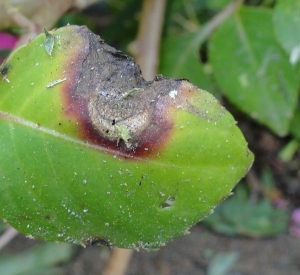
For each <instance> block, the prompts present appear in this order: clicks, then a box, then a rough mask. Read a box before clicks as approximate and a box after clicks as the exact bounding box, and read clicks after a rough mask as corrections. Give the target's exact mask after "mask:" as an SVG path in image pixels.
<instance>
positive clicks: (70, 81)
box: [0, 26, 253, 249]
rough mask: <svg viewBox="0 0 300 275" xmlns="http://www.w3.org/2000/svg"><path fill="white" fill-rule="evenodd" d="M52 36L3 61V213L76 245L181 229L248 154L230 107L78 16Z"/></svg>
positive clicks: (161, 236) (127, 244)
mask: <svg viewBox="0 0 300 275" xmlns="http://www.w3.org/2000/svg"><path fill="white" fill-rule="evenodd" d="M53 35H55V37H56V40H57V44H56V45H57V47H56V50H55V51H53V53H52V56H51V57H50V56H49V55H48V54H47V52H46V51H45V49H44V47H41V46H40V45H41V44H42V41H43V39H44V35H43V34H42V35H40V36H38V37H37V38H36V39H34V40H33V41H31V42H30V43H29V44H28V45H26V46H24V47H22V48H20V49H19V50H17V51H16V52H14V53H13V54H12V55H11V56H10V58H9V59H8V60H7V62H6V63H5V64H3V65H2V67H1V68H0V71H1V72H2V75H3V79H5V80H7V81H2V82H0V139H1V143H0V178H1V179H2V180H1V183H0V216H1V217H2V218H4V219H5V220H6V221H7V222H8V223H10V224H11V225H12V226H14V227H15V228H16V229H18V230H20V231H21V232H23V233H24V234H26V235H30V236H31V237H36V238H41V239H45V240H50V241H60V242H71V243H77V244H79V243H81V244H104V245H108V246H118V247H123V248H139V247H141V248H148V249H153V248H157V247H159V246H161V245H163V244H164V243H165V242H167V241H170V240H172V239H173V238H175V237H178V236H180V235H182V234H185V233H186V232H187V230H188V229H189V228H190V227H191V226H192V225H193V224H195V223H196V222H198V221H199V220H200V219H202V218H204V217H205V216H206V215H208V213H210V211H211V210H212V208H213V207H214V206H215V205H216V204H218V203H219V202H220V201H221V200H223V199H224V198H225V197H226V196H227V195H228V194H229V193H230V192H231V190H232V188H233V187H234V185H235V184H236V183H237V182H238V181H239V179H240V178H241V177H243V175H244V174H245V173H246V172H247V171H248V169H249V167H250V165H251V163H252V161H253V155H252V153H251V152H250V151H249V150H248V148H247V142H246V141H245V139H244V137H243V135H242V133H241V132H240V130H239V129H238V127H237V126H236V125H235V124H236V122H235V120H234V118H233V117H232V116H231V115H230V114H229V113H228V112H227V111H226V110H225V109H224V108H223V107H221V106H220V105H219V103H218V101H217V100H216V99H215V98H214V97H213V96H212V95H210V94H209V93H207V92H205V91H203V90H200V89H198V88H197V87H195V86H193V85H192V84H190V83H189V82H187V81H183V80H175V79H169V78H164V77H162V76H158V77H156V78H155V79H154V80H153V81H151V82H147V81H145V80H144V79H143V78H142V77H141V72H140V69H139V67H138V66H137V65H136V64H135V62H134V61H133V59H132V58H130V57H128V56H126V55H124V54H123V53H121V52H119V51H117V50H115V49H114V48H112V47H110V46H108V45H106V44H105V43H104V41H103V40H101V38H100V37H98V36H96V35H94V34H93V33H91V32H90V31H89V30H87V29H86V28H85V27H77V26H67V27H64V28H60V29H58V30H56V31H55V32H54V33H53ZM64 79H65V80H64ZM57 80H64V81H63V82H61V81H60V83H58V82H55V81H57ZM49 83H55V85H50V86H51V89H47V85H49ZM133 91H134V92H133Z"/></svg>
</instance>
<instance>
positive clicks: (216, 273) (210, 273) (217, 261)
mask: <svg viewBox="0 0 300 275" xmlns="http://www.w3.org/2000/svg"><path fill="white" fill-rule="evenodd" d="M238 257H239V254H238V253H237V252H228V253H218V254H217V255H215V256H214V257H213V258H212V260H211V261H210V263H209V266H208V268H207V275H225V274H228V271H230V269H231V268H232V267H233V265H234V264H235V263H236V261H237V260H238Z"/></svg>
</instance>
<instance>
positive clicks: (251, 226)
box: [203, 185, 288, 237]
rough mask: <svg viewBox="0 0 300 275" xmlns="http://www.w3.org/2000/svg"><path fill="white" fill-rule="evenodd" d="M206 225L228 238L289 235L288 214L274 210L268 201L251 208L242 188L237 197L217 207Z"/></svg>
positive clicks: (239, 188) (262, 201)
mask: <svg viewBox="0 0 300 275" xmlns="http://www.w3.org/2000/svg"><path fill="white" fill-rule="evenodd" d="M203 222H204V223H205V224H207V225H209V226H211V227H212V228H213V229H214V230H215V231H217V232H220V233H223V234H227V235H237V234H239V235H244V236H250V237H268V236H272V235H276V234H278V233H281V232H284V231H286V229H287V225H288V213H287V212H286V211H285V210H284V209H280V208H275V207H274V206H272V204H271V202H270V201H269V200H268V199H266V198H262V199H260V200H258V202H257V203H256V204H251V202H250V201H249V194H248V192H247V190H246V189H245V187H244V186H243V185H240V186H237V188H236V192H235V194H234V196H232V197H231V198H229V199H228V200H226V201H225V202H224V203H222V204H221V205H220V206H218V207H217V208H216V209H215V211H214V214H212V215H211V216H209V217H208V218H207V219H205V220H204V221H203Z"/></svg>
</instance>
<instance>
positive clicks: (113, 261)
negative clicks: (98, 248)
mask: <svg viewBox="0 0 300 275" xmlns="http://www.w3.org/2000/svg"><path fill="white" fill-rule="evenodd" d="M132 253H133V250H132V249H122V248H114V249H113V251H112V253H111V256H110V258H109V261H108V263H107V266H106V268H105V270H104V272H103V273H102V275H123V274H125V272H126V269H127V266H128V264H129V261H130V259H131V255H132Z"/></svg>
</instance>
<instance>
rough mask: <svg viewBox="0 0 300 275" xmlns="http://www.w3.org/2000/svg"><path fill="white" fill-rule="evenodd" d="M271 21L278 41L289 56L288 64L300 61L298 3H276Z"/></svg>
mask: <svg viewBox="0 0 300 275" xmlns="http://www.w3.org/2000/svg"><path fill="white" fill-rule="evenodd" d="M273 21H274V30H275V34H276V37H277V39H278V41H279V42H280V44H281V45H282V47H283V48H284V49H285V51H286V53H287V54H288V55H289V57H290V62H291V63H292V64H295V63H297V62H298V61H299V59H300V24H299V22H300V1H299V0H279V1H277V3H276V7H275V10H274V16H273Z"/></svg>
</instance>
